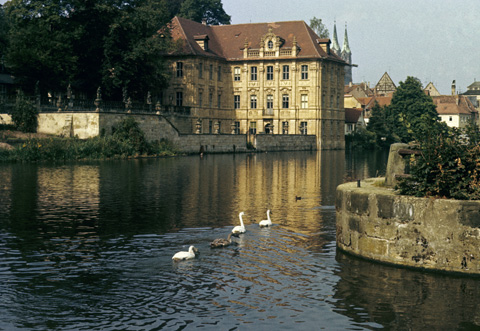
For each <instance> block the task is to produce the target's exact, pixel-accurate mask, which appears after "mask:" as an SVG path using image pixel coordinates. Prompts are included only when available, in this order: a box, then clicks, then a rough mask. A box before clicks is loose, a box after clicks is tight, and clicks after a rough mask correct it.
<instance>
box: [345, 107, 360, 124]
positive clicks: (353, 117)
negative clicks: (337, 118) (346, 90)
mask: <svg viewBox="0 0 480 331" xmlns="http://www.w3.org/2000/svg"><path fill="white" fill-rule="evenodd" d="M360 115H362V109H360V108H345V123H357V122H358V119H359V118H360Z"/></svg>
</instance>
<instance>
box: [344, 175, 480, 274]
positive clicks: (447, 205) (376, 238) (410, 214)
mask: <svg viewBox="0 0 480 331" xmlns="http://www.w3.org/2000/svg"><path fill="white" fill-rule="evenodd" d="M383 185H384V179H378V178H376V179H368V180H365V181H361V183H360V187H357V182H354V183H346V184H342V185H340V186H338V187H337V196H336V213H337V246H338V248H339V249H341V250H343V251H345V252H348V253H351V254H354V255H357V256H361V257H364V258H367V259H371V260H375V261H379V262H384V263H389V264H395V265H400V266H405V267H416V268H423V269H428V270H437V271H445V272H458V273H464V274H472V275H473V274H475V275H480V201H460V200H448V199H432V198H416V197H410V196H401V195H397V194H396V193H395V191H394V190H393V189H392V188H387V187H384V186H383Z"/></svg>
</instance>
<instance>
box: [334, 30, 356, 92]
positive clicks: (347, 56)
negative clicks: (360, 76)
mask: <svg viewBox="0 0 480 331" xmlns="http://www.w3.org/2000/svg"><path fill="white" fill-rule="evenodd" d="M334 32H336V29H335V31H334ZM334 38H335V36H334ZM340 57H341V58H342V59H343V60H344V61H345V62H347V63H348V64H352V51H351V50H350V45H349V44H348V35H347V24H346V23H345V36H344V38H343V47H342V52H341V54H340ZM350 82H352V66H351V65H348V66H345V85H348V84H350Z"/></svg>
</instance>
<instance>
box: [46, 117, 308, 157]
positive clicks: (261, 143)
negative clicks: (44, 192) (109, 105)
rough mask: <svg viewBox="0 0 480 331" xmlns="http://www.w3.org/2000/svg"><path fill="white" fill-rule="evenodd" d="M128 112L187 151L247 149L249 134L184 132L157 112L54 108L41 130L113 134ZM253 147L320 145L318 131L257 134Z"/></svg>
mask: <svg viewBox="0 0 480 331" xmlns="http://www.w3.org/2000/svg"><path fill="white" fill-rule="evenodd" d="M126 116H134V117H135V120H136V121H137V122H138V124H139V127H140V129H141V130H142V131H143V132H144V133H145V137H146V139H147V140H148V141H155V140H161V139H168V140H170V141H172V142H173V143H174V144H175V146H176V148H177V149H178V150H179V151H181V152H184V153H200V152H203V153H232V152H233V153H235V152H248V151H255V150H254V149H247V135H243V134H242V135H231V134H180V133H179V132H178V130H177V129H176V127H175V126H174V123H172V122H171V121H170V120H169V119H167V118H165V117H163V116H159V115H155V114H135V115H131V114H125V113H103V112H98V113H97V112H82V113H78V112H52V113H40V114H39V116H38V129H37V132H39V133H46V134H52V135H58V136H63V137H75V136H77V137H78V138H80V139H86V138H91V137H96V136H99V135H103V134H107V135H109V134H112V127H114V126H115V125H116V124H117V123H119V122H120V121H121V120H122V119H124V118H125V117H126ZM253 147H255V148H256V150H257V151H301V150H314V149H316V137H315V136H314V135H310V136H306V135H266V134H262V135H256V136H254V137H253Z"/></svg>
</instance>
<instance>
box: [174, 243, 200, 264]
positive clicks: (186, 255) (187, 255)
mask: <svg viewBox="0 0 480 331" xmlns="http://www.w3.org/2000/svg"><path fill="white" fill-rule="evenodd" d="M197 253H198V249H196V248H195V247H194V246H190V247H189V248H188V252H178V253H176V254H175V255H174V256H173V257H172V260H174V261H182V260H190V259H193V258H195V256H196V255H197Z"/></svg>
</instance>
